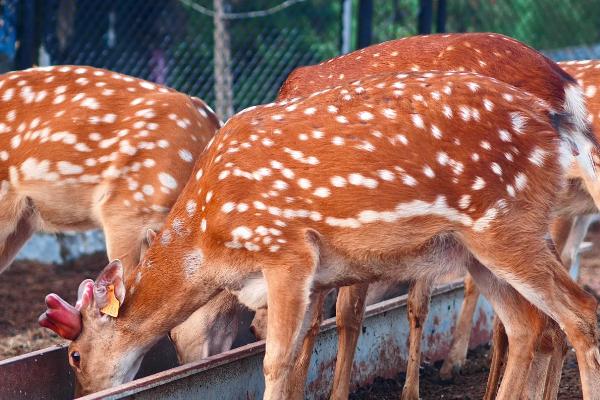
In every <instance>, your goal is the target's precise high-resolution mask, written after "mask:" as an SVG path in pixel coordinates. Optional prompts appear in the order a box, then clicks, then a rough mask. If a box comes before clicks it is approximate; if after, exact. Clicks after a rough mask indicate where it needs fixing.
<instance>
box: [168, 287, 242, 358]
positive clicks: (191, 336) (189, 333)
mask: <svg viewBox="0 0 600 400" xmlns="http://www.w3.org/2000/svg"><path fill="white" fill-rule="evenodd" d="M240 307H241V305H240V304H239V302H238V300H237V298H236V297H235V296H234V295H233V294H231V293H229V292H228V291H226V290H223V291H221V292H220V293H219V294H218V295H216V296H215V297H213V298H212V299H211V300H209V302H208V303H206V304H205V305H204V306H202V307H201V308H199V309H198V310H196V311H195V312H194V313H193V314H192V315H190V316H189V317H188V319H187V320H185V322H183V323H182V324H180V325H179V326H177V327H175V328H173V329H172V330H171V333H170V334H169V337H170V338H171V340H172V341H173V343H174V344H175V349H176V350H177V358H178V360H179V363H180V364H186V363H190V362H194V361H198V360H201V359H203V358H205V357H208V356H212V355H214V354H219V353H222V352H224V351H227V350H230V349H231V345H232V344H233V341H234V340H235V337H236V336H237V332H238V323H239V312H240Z"/></svg>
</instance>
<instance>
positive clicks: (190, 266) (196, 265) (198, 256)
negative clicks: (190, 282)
mask: <svg viewBox="0 0 600 400" xmlns="http://www.w3.org/2000/svg"><path fill="white" fill-rule="evenodd" d="M203 259H204V255H203V254H202V251H201V250H200V249H198V248H195V249H193V250H192V251H190V252H189V253H187V254H186V255H185V256H183V271H184V272H185V275H186V277H187V278H191V277H192V275H194V274H195V273H196V272H198V270H199V269H200V266H201V265H202V261H203Z"/></svg>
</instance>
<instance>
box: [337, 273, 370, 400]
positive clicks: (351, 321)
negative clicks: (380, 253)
mask: <svg viewBox="0 0 600 400" xmlns="http://www.w3.org/2000/svg"><path fill="white" fill-rule="evenodd" d="M368 289H369V284H356V285H352V286H344V287H342V288H340V289H339V291H338V298H337V302H336V315H335V318H336V324H337V331H338V354H337V360H336V362H335V375H334V377H333V388H332V390H331V399H335V400H339V399H347V398H348V395H349V392H350V378H351V376H352V362H353V360H354V352H355V351H356V342H357V341H358V335H360V330H361V326H362V320H363V315H364V311H365V300H366V298H367V291H368Z"/></svg>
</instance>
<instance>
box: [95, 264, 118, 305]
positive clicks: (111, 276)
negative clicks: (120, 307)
mask: <svg viewBox="0 0 600 400" xmlns="http://www.w3.org/2000/svg"><path fill="white" fill-rule="evenodd" d="M111 285H112V286H113V288H114V293H115V297H116V298H117V300H119V304H123V301H124V300H125V284H124V283H123V264H121V261H119V260H114V261H112V262H111V263H110V264H108V265H107V266H106V267H104V269H103V270H102V272H100V275H98V278H96V282H95V283H94V300H96V306H97V307H98V308H99V309H102V308H104V307H106V306H107V305H108V304H109V303H110V302H111V298H110V297H109V296H110V293H109V292H110V290H109V288H110V286H111Z"/></svg>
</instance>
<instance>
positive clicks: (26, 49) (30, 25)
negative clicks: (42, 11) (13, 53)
mask: <svg viewBox="0 0 600 400" xmlns="http://www.w3.org/2000/svg"><path fill="white" fill-rule="evenodd" d="M20 17H21V18H20V20H21V21H20V22H21V23H20V27H19V28H20V29H19V30H18V32H17V35H18V40H19V41H20V46H19V49H18V51H17V57H16V58H17V59H16V63H15V67H16V69H25V68H29V67H31V66H32V65H33V62H34V54H35V1H34V0H23V1H22V2H21V14H20Z"/></svg>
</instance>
